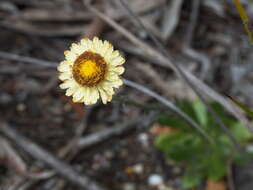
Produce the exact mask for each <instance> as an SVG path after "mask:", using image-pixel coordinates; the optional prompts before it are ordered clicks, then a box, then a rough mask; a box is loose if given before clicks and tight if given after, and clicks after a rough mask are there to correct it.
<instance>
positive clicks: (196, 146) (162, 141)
mask: <svg viewBox="0 0 253 190" xmlns="http://www.w3.org/2000/svg"><path fill="white" fill-rule="evenodd" d="M201 144H203V142H202V140H201V138H200V137H198V136H195V135H191V134H187V133H176V134H164V135H160V136H159V137H158V138H157V139H156V141H155V145H156V146H157V147H158V148H159V149H160V150H162V151H163V152H164V153H165V154H166V155H167V156H168V157H170V158H171V159H173V160H174V161H178V162H180V161H189V160H192V159H194V158H195V156H196V154H199V153H200V152H202V146H201Z"/></svg>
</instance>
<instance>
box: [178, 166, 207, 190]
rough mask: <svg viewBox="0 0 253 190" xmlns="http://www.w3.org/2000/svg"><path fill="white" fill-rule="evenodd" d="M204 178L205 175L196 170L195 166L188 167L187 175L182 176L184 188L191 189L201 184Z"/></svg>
mask: <svg viewBox="0 0 253 190" xmlns="http://www.w3.org/2000/svg"><path fill="white" fill-rule="evenodd" d="M202 179H203V175H202V174H201V172H200V171H197V170H195V168H191V167H189V168H187V169H186V171H185V175H184V176H183V178H182V185H183V188H184V189H191V188H194V187H197V186H199V185H200V183H201V181H202Z"/></svg>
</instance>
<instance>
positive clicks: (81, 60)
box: [73, 51, 106, 87]
mask: <svg viewBox="0 0 253 190" xmlns="http://www.w3.org/2000/svg"><path fill="white" fill-rule="evenodd" d="M105 72H106V62H105V61H104V59H103V57H101V56H100V55H99V54H97V53H93V52H89V51H86V52H84V53H83V54H81V55H80V56H79V57H78V58H77V59H76V61H75V63H74V65H73V77H74V79H75V80H76V81H77V83H79V84H80V85H82V86H88V87H92V86H95V85H97V84H98V83H99V82H100V81H101V80H103V79H104V75H105Z"/></svg>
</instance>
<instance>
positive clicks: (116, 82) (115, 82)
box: [111, 79, 123, 88]
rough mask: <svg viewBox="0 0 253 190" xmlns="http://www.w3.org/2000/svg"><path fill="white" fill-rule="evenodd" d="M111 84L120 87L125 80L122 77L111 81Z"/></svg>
mask: <svg viewBox="0 0 253 190" xmlns="http://www.w3.org/2000/svg"><path fill="white" fill-rule="evenodd" d="M111 85H112V87H115V88H119V87H120V86H122V85H123V81H122V80H121V79H119V80H116V81H111Z"/></svg>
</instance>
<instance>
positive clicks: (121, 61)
mask: <svg viewBox="0 0 253 190" xmlns="http://www.w3.org/2000/svg"><path fill="white" fill-rule="evenodd" d="M124 63H125V59H124V58H123V57H121V56H119V57H116V58H115V59H113V60H112V61H110V64H111V65H113V66H117V65H122V64H124Z"/></svg>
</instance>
